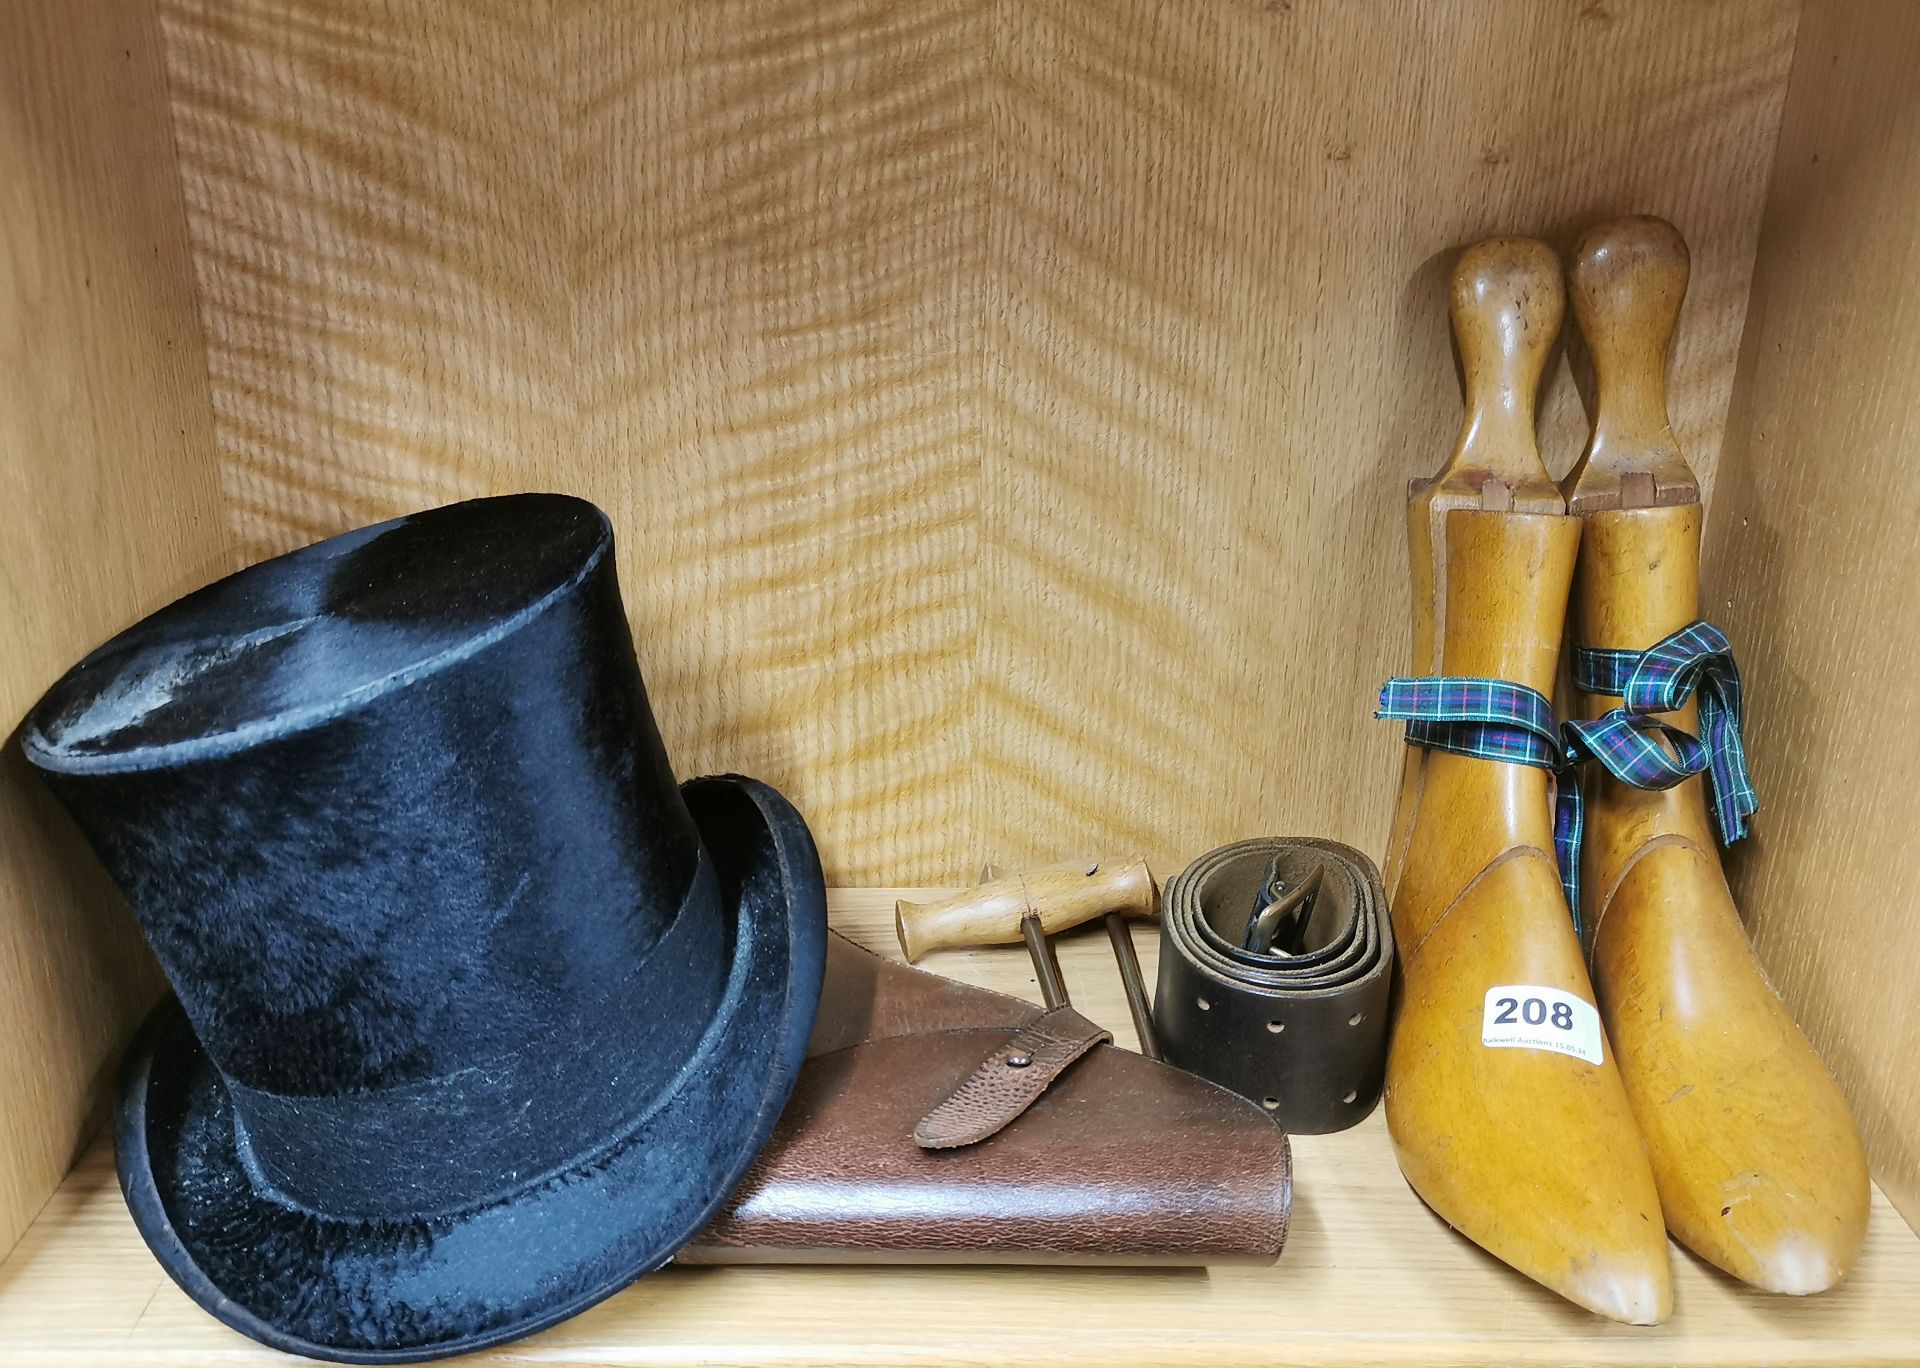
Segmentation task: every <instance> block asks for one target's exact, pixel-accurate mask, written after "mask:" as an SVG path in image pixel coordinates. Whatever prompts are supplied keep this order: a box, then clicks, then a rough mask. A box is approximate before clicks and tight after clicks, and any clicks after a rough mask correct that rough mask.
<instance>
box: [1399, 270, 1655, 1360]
mask: <svg viewBox="0 0 1920 1368" xmlns="http://www.w3.org/2000/svg"><path fill="white" fill-rule="evenodd" d="M1543 268H1550V269H1543ZM1558 269H1559V267H1558V263H1557V261H1556V260H1555V258H1554V257H1553V256H1552V254H1551V253H1550V252H1548V251H1547V249H1546V248H1545V247H1544V246H1542V245H1541V244H1538V243H1529V242H1524V241H1520V240H1516V239H1501V240H1497V241H1496V242H1494V243H1485V244H1481V246H1480V247H1478V248H1472V249H1469V251H1468V252H1467V254H1466V255H1465V256H1464V257H1463V258H1462V266H1461V271H1460V273H1459V275H1458V276H1456V290H1455V294H1454V320H1455V329H1456V333H1457V335H1458V336H1459V339H1460V343H1461V355H1462V361H1463V362H1464V364H1465V367H1466V371H1467V377H1468V382H1467V384H1468V394H1469V420H1468V424H1467V431H1466V432H1465V433H1464V434H1463V437H1462V442H1461V451H1457V452H1456V453H1455V458H1454V460H1453V461H1452V462H1450V463H1449V465H1448V468H1447V470H1446V471H1444V472H1443V473H1442V475H1441V477H1440V478H1439V479H1438V480H1437V481H1435V482H1434V483H1433V484H1432V485H1429V486H1426V487H1425V488H1423V489H1416V490H1415V491H1414V495H1413V506H1412V507H1411V508H1410V510H1409V515H1408V526H1409V531H1410V534H1411V541H1412V544H1413V551H1414V562H1413V564H1414V588H1415V602H1416V604H1418V603H1420V602H1421V601H1422V598H1423V596H1426V595H1431V596H1432V604H1431V612H1430V613H1429V615H1428V618H1427V625H1425V626H1424V627H1423V625H1422V621H1421V617H1420V610H1419V609H1418V608H1416V621H1415V639H1416V649H1419V648H1420V646H1421V644H1422V638H1421V633H1422V632H1423V631H1425V632H1427V633H1430V637H1429V638H1428V642H1429V644H1428V646H1427V649H1428V650H1429V651H1430V652H1433V653H1434V654H1433V657H1432V658H1431V663H1430V664H1429V659H1428V658H1423V657H1421V656H1416V663H1417V664H1418V665H1420V666H1421V667H1423V670H1425V671H1427V672H1436V673H1445V674H1455V675H1483V676H1492V677H1498V678H1503V679H1508V680H1512V681H1514V682H1515V683H1519V684H1525V685H1528V686H1530V687H1532V688H1534V689H1538V690H1540V691H1541V692H1542V693H1547V694H1551V692H1552V689H1553V681H1554V674H1555V670H1556V665H1557V661H1558V658H1559V652H1560V633H1561V626H1562V623H1563V621H1564V618H1565V613H1566V597H1567V592H1568V587H1569V583H1570V581H1571V578H1572V575H1573V567H1574V560H1575V556H1576V554H1577V552H1578V549H1579V540H1580V524H1579V521H1578V520H1577V519H1574V518H1569V517H1566V516H1564V514H1563V513H1562V511H1561V510H1562V507H1563V505H1562V503H1561V500H1560V496H1559V495H1558V493H1557V492H1554V491H1553V486H1552V484H1551V483H1550V482H1549V481H1548V480H1547V476H1546V472H1545V470H1544V469H1543V468H1542V467H1541V466H1540V458H1539V454H1538V450H1537V448H1536V447H1535V445H1534V437H1533V428H1532V417H1531V415H1532V403H1533V399H1532V393H1533V391H1532V386H1533V384H1534V383H1536V382H1537V381H1538V379H1539V375H1540V370H1541V368H1542V366H1543V365H1544V363H1545V358H1546V356H1547V354H1548V353H1549V352H1550V350H1551V348H1552V345H1553V340H1554V338H1553V334H1554V329H1556V328H1557V326H1558V323H1559V319H1560V314H1561V309H1562V294H1561V290H1560V288H1559V283H1558V279H1557V273H1558ZM1463 282H1464V284H1465V286H1466V288H1462V285H1463ZM1502 389H1504V390H1505V392H1506V397H1505V399H1504V400H1503V401H1501V402H1500V403H1499V404H1497V405H1494V406H1492V407H1493V408H1497V409H1498V417H1497V419H1496V420H1494V421H1490V422H1487V423H1484V424H1481V423H1476V422H1475V420H1474V416H1473V415H1474V413H1475V411H1476V401H1475V399H1474V398H1473V396H1475V395H1476V394H1478V395H1481V396H1483V398H1484V396H1486V395H1488V394H1490V393H1497V392H1499V391H1501V390H1502ZM1522 391H1524V393H1522ZM1488 411H1491V410H1488ZM1496 434H1497V436H1498V439H1499V440H1498V442H1497V443H1494V442H1493V441H1492V440H1491V439H1492V438H1493V437H1494V436H1495V435H1496ZM1483 443H1485V445H1484V446H1483V445H1482V444H1483ZM1462 452H1465V453H1466V455H1464V456H1463V455H1462ZM1483 452H1484V454H1482V453H1483ZM1490 472H1492V473H1490ZM1496 479H1497V480H1498V481H1499V483H1500V484H1501V485H1504V486H1505V489H1504V490H1499V491H1496V492H1495V494H1494V496H1493V497H1492V498H1490V499H1489V498H1486V497H1485V490H1486V487H1487V485H1488V484H1490V483H1492V482H1493V481H1494V480H1496ZM1476 482H1477V483H1476ZM1469 491H1471V492H1472V494H1473V498H1472V499H1471V501H1469V500H1468V498H1467V494H1468V492H1469ZM1523 497H1524V498H1525V499H1526V500H1527V501H1528V503H1529V504H1530V505H1532V506H1534V507H1539V508H1541V511H1537V512H1529V511H1525V510H1524V509H1521V508H1519V507H1517V505H1518V504H1519V502H1520V500H1521V498H1523ZM1483 503H1489V504H1492V505H1493V506H1492V507H1483V506H1482V504H1483ZM1542 506H1544V507H1542ZM1423 547H1424V548H1425V549H1426V551H1427V553H1428V554H1427V556H1426V558H1425V559H1423V558H1422V549H1423ZM1407 803H1408V805H1409V806H1410V808H1411V811H1409V812H1408V813H1407V827H1406V830H1405V833H1404V835H1403V836H1402V837H1401V840H1402V843H1403V851H1402V858H1401V860H1400V865H1399V869H1398V874H1399V886H1398V888H1397V890H1396V893H1395V896H1394V900H1393V924H1394V934H1395V937H1396V940H1397V942H1398V944H1399V950H1400V963H1401V987H1400V1005H1399V1011H1398V1015H1397V1018H1396V1021H1395V1026H1394V1035H1393V1040H1392V1044H1391V1046H1390V1048H1389V1052H1388V1060H1387V1092H1386V1108H1387V1125H1388V1129H1389V1131H1390V1132H1391V1134H1392V1137H1393V1143H1394V1149H1395V1152H1396V1154H1397V1155H1398V1157H1399V1161H1400V1167H1401V1171H1402V1172H1403V1173H1404V1174H1405V1175H1406V1177H1407V1180H1408V1182H1410V1183H1411V1184H1412V1185H1413V1188H1414V1190H1415V1191H1416V1192H1418V1193H1419V1194H1420V1196H1421V1197H1422V1198H1423V1199H1424V1200H1425V1201H1426V1202H1427V1204H1428V1205H1429V1206H1431V1207H1432V1208H1433V1209H1434V1210H1435V1211H1436V1212H1438V1213H1439V1214H1440V1215H1441V1216H1442V1217H1443V1218H1444V1219H1445V1220H1446V1221H1447V1222H1448V1223H1449V1224H1450V1225H1452V1226H1454V1227H1455V1228H1456V1229H1457V1230H1459V1231H1460V1232H1461V1233H1462V1234H1464V1235H1466V1236H1468V1237H1469V1238H1471V1239H1472V1240H1474V1241H1475V1242H1476V1243H1478V1244H1479V1245H1481V1246H1482V1247H1483V1248H1485V1249H1487V1250H1488V1251H1490V1252H1491V1253H1493V1254H1495V1255H1497V1256H1498V1257H1499V1258H1501V1259H1504V1260H1505V1261H1506V1262H1507V1263H1509V1264H1511V1265H1513V1266H1514V1267H1515V1268H1517V1269H1519V1270H1520V1271H1521V1272H1523V1273H1525V1274H1527V1275H1528V1276H1529V1277H1532V1278H1534V1279H1536V1280H1537V1281H1539V1282H1541V1283H1543V1284H1544V1285H1546V1286H1547V1287H1549V1288H1551V1289H1553V1290H1554V1291H1556V1292H1558V1293H1560V1294H1561V1295H1562V1296H1565V1297H1567V1298H1568V1299H1569V1300H1571V1301H1574V1302H1576V1303H1578V1304H1579V1305H1581V1306H1583V1307H1586V1308H1587V1309H1589V1310H1591V1311H1595V1312H1598V1313H1599V1314H1601V1315H1605V1316H1610V1317H1612V1318H1614V1319H1616V1320H1622V1321H1627V1322H1631V1323H1634V1324H1651V1323H1654V1322H1657V1321H1659V1320H1661V1319H1663V1318H1664V1317H1665V1316H1666V1315H1667V1313H1668V1311H1669V1309H1670V1307H1671V1303H1672V1292H1671V1286H1670V1281H1669V1278H1670V1273H1669V1268H1668V1262H1667V1258H1668V1256H1667V1244H1666V1233H1665V1230H1664V1229H1663V1227H1662V1225H1661V1222H1660V1209H1659V1202H1658V1198H1657V1196H1656V1194H1655V1191H1654V1184H1653V1176H1652V1173H1651V1172H1650V1170H1649V1168H1648V1165H1647V1161H1646V1156H1645V1153H1644V1151H1643V1149H1642V1146H1641V1143H1640V1136H1639V1132H1638V1131H1637V1130H1636V1128H1635V1126H1634V1120H1633V1114H1632V1112H1631V1110H1630V1109H1629V1107H1628V1104H1627V1097H1626V1092H1625V1090H1624V1088H1623V1087H1622V1086H1621V1082H1620V1079H1619V1076H1618V1074H1617V1073H1616V1071H1615V1069H1614V1064H1613V1058H1612V1053H1611V1051H1610V1050H1607V1051H1605V1053H1604V1055H1603V1059H1602V1062H1601V1063H1598V1064H1595V1063H1590V1062H1588V1061H1587V1060H1585V1059H1581V1058H1576V1057H1573V1056H1571V1055H1568V1054H1563V1053H1556V1052H1552V1051H1548V1050H1543V1049H1531V1048H1495V1047H1490V1046H1487V1045H1485V1044H1483V1043H1482V1027H1483V1015H1484V1012H1485V1008H1486V1005H1487V1001H1488V997H1489V990H1490V989H1493V988H1495V987H1499V986H1503V985H1533V986H1537V987H1541V988H1546V989H1551V990H1558V991H1559V992H1562V993H1566V994H1569V995H1571V996H1572V997H1574V998H1577V999H1579V1000H1580V1001H1581V1002H1583V1003H1586V1004H1588V1005H1591V1004H1592V1002H1593V990H1592V988H1591V987H1590V986H1589V984H1588V980H1587V973H1586V966H1585V964H1584V962H1583V959H1582V956H1581V948H1580V943H1579V938H1578V937H1577V936H1576V935H1575V933H1574V930H1573V923H1572V919H1571V917H1570V916H1569V914H1568V911H1567V905H1566V899H1565V895H1564V893H1563V892H1562V889H1561V882H1560V875H1559V870H1558V868H1557V867H1556V865H1555V863H1554V856H1553V853H1552V852H1553V813H1552V792H1551V777H1550V776H1549V775H1548V774H1547V772H1546V771H1544V770H1539V769H1533V768H1529V767H1527V766H1523V765H1509V764H1498V763H1495V762H1492V761H1487V760H1479V759H1472V758H1468V757H1464V756H1456V755H1449V754H1445V753H1442V752H1437V751H1436V752H1431V753H1427V754H1426V755H1425V763H1424V765H1423V766H1422V767H1421V772H1420V774H1419V776H1418V778H1417V782H1416V784H1415V786H1414V792H1413V793H1412V794H1411V796H1410V797H1409V798H1408V800H1407Z"/></svg>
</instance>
